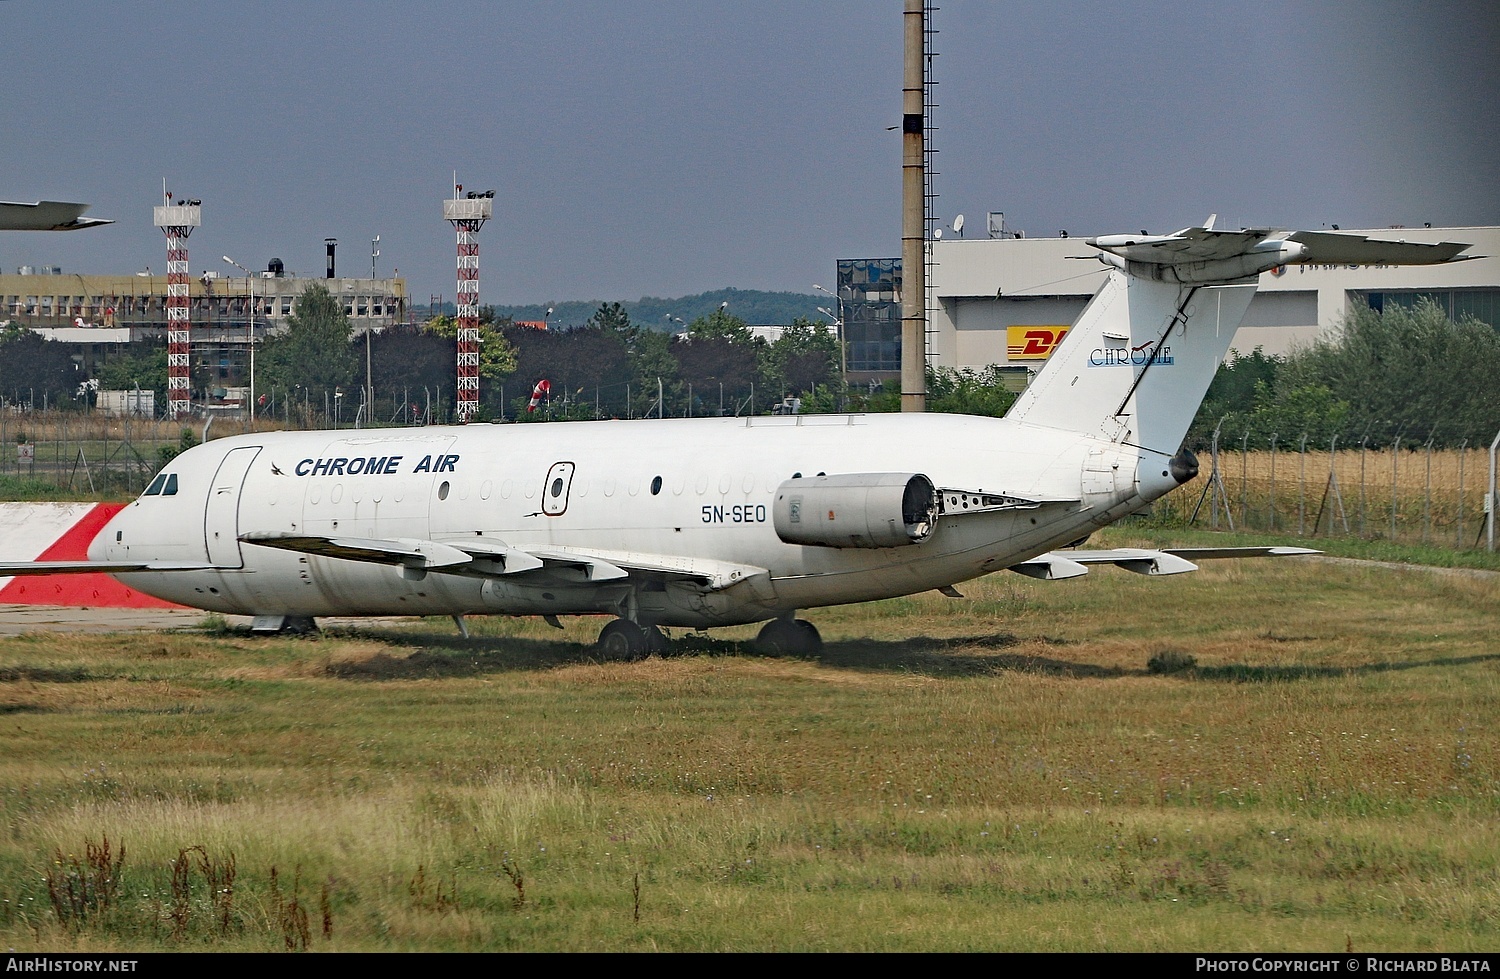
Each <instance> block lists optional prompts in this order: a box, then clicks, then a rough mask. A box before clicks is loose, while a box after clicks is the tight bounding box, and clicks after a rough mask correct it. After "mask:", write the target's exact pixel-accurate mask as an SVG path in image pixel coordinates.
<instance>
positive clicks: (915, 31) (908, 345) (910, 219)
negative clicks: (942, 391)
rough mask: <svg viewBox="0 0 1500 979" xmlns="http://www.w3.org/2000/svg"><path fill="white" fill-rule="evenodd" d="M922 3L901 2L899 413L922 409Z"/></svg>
mask: <svg viewBox="0 0 1500 979" xmlns="http://www.w3.org/2000/svg"><path fill="white" fill-rule="evenodd" d="M925 3H926V0H906V14H905V17H904V20H903V26H904V29H905V30H904V33H905V45H904V48H905V58H904V65H905V71H904V73H903V81H902V86H901V410H902V411H926V410H927V266H926V255H925V254H924V250H925V249H926V246H927V242H926V241H925V238H926V229H925V221H924V220H923V218H924V216H925V203H926V202H925V201H924V200H923V193H924V190H925V183H926V179H925V178H926V167H925V159H924V157H925V153H926V146H925V145H924V143H925V134H924V131H923V130H924V128H925V124H926V119H925V111H926V107H925V104H924V103H925V102H926V98H925V96H926V91H925V85H924V83H925V81H926V77H925V72H924V68H923V62H924V61H925V57H924V56H925V55H926V47H927V33H926V27H927V25H926V12H925V9H924V6H925Z"/></svg>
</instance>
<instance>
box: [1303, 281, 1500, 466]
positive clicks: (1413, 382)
mask: <svg viewBox="0 0 1500 979" xmlns="http://www.w3.org/2000/svg"><path fill="white" fill-rule="evenodd" d="M1497 377H1500V333H1497V332H1496V330H1495V329H1494V328H1493V327H1491V326H1490V325H1489V324H1487V323H1484V322H1482V321H1481V320H1477V319H1474V318H1472V317H1464V318H1462V319H1460V320H1458V321H1457V322H1455V321H1453V320H1450V319H1449V318H1448V315H1447V313H1446V312H1445V311H1444V310H1443V308H1442V307H1440V306H1438V305H1437V304H1436V303H1435V302H1433V301H1431V300H1430V299H1425V298H1424V299H1423V300H1421V301H1419V302H1418V303H1417V304H1416V305H1415V306H1412V307H1405V306H1389V307H1387V308H1386V309H1385V311H1384V312H1377V311H1376V310H1373V309H1370V308H1369V307H1367V306H1364V305H1362V304H1361V305H1358V306H1356V308H1355V309H1353V310H1351V311H1350V313H1349V314H1348V315H1347V316H1346V317H1345V319H1344V321H1343V323H1342V324H1341V326H1340V328H1339V330H1338V331H1337V332H1336V333H1335V334H1334V335H1333V336H1331V337H1329V338H1327V339H1323V340H1319V341H1318V342H1315V343H1314V344H1313V345H1312V346H1310V347H1308V348H1307V349H1305V350H1302V351H1298V352H1297V353H1295V354H1293V355H1292V356H1291V357H1289V358H1288V360H1287V363H1286V366H1285V367H1284V368H1283V370H1282V371H1281V374H1280V377H1279V378H1278V383H1277V385H1276V397H1277V399H1278V400H1282V401H1285V400H1287V398H1288V397H1289V394H1290V393H1291V392H1295V391H1298V390H1299V389H1312V390H1315V389H1318V388H1326V389H1327V391H1328V392H1329V393H1330V395H1331V398H1332V400H1333V401H1334V402H1335V403H1338V402H1342V403H1346V404H1347V406H1348V420H1347V425H1348V434H1350V435H1354V434H1357V433H1361V432H1367V433H1368V434H1369V435H1370V437H1371V439H1372V440H1378V441H1389V440H1391V439H1394V438H1395V437H1396V436H1397V435H1403V436H1404V437H1406V438H1407V439H1408V440H1413V441H1424V440H1426V439H1427V438H1429V437H1432V438H1434V439H1435V440H1437V441H1439V442H1443V443H1445V444H1449V445H1456V444H1458V442H1459V441H1460V440H1462V439H1468V440H1469V443H1470V444H1471V445H1473V444H1475V443H1488V442H1489V440H1490V439H1491V438H1493V437H1494V435H1495V431H1496V429H1497V428H1500V384H1496V382H1495V379H1496V378H1497ZM1282 434H1284V435H1285V434H1288V433H1282Z"/></svg>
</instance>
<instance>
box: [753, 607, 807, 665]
mask: <svg viewBox="0 0 1500 979" xmlns="http://www.w3.org/2000/svg"><path fill="white" fill-rule="evenodd" d="M755 645H756V648H757V649H759V650H760V651H761V652H762V653H763V654H765V655H767V656H816V655H818V654H819V653H821V652H822V651H823V637H822V636H820V635H818V628H817V626H815V625H813V624H812V623H811V622H809V621H807V620H806V619H794V618H791V617H790V616H788V617H786V618H781V619H772V620H771V621H770V622H767V623H766V624H765V626H764V627H763V628H762V629H761V630H760V635H758V636H756V637H755Z"/></svg>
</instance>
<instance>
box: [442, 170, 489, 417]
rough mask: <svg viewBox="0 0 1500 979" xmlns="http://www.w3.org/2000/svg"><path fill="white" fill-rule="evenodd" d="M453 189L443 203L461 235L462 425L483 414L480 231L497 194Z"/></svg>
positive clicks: (445, 213) (459, 398)
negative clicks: (460, 195) (480, 374)
mask: <svg viewBox="0 0 1500 979" xmlns="http://www.w3.org/2000/svg"><path fill="white" fill-rule="evenodd" d="M460 190H462V188H461V187H459V186H458V185H457V184H455V185H454V188H453V199H452V200H446V201H443V217H444V218H445V219H446V220H448V221H449V222H451V223H452V224H453V227H454V229H455V230H456V231H457V233H458V297H457V306H458V309H457V313H458V395H457V398H456V401H457V415H458V419H457V420H458V421H459V423H463V422H467V421H468V420H469V419H471V418H473V417H474V415H475V414H477V413H478V411H479V229H480V228H482V227H484V223H485V222H486V221H488V220H489V219H490V217H491V216H492V214H493V213H494V196H495V195H494V192H493V191H489V192H487V193H484V194H476V193H474V192H473V191H470V192H469V193H468V195H467V196H466V197H462V198H460V197H459V196H458V193H459V191H460Z"/></svg>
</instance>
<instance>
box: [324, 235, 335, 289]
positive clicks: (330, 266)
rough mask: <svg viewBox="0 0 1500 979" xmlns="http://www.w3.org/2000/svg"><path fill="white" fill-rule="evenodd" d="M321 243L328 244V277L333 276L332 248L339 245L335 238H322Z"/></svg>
mask: <svg viewBox="0 0 1500 979" xmlns="http://www.w3.org/2000/svg"><path fill="white" fill-rule="evenodd" d="M323 244H325V245H327V246H328V276H327V277H328V278H330V279H331V278H333V250H334V249H335V248H337V247H339V240H338V239H337V238H324V239H323Z"/></svg>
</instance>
